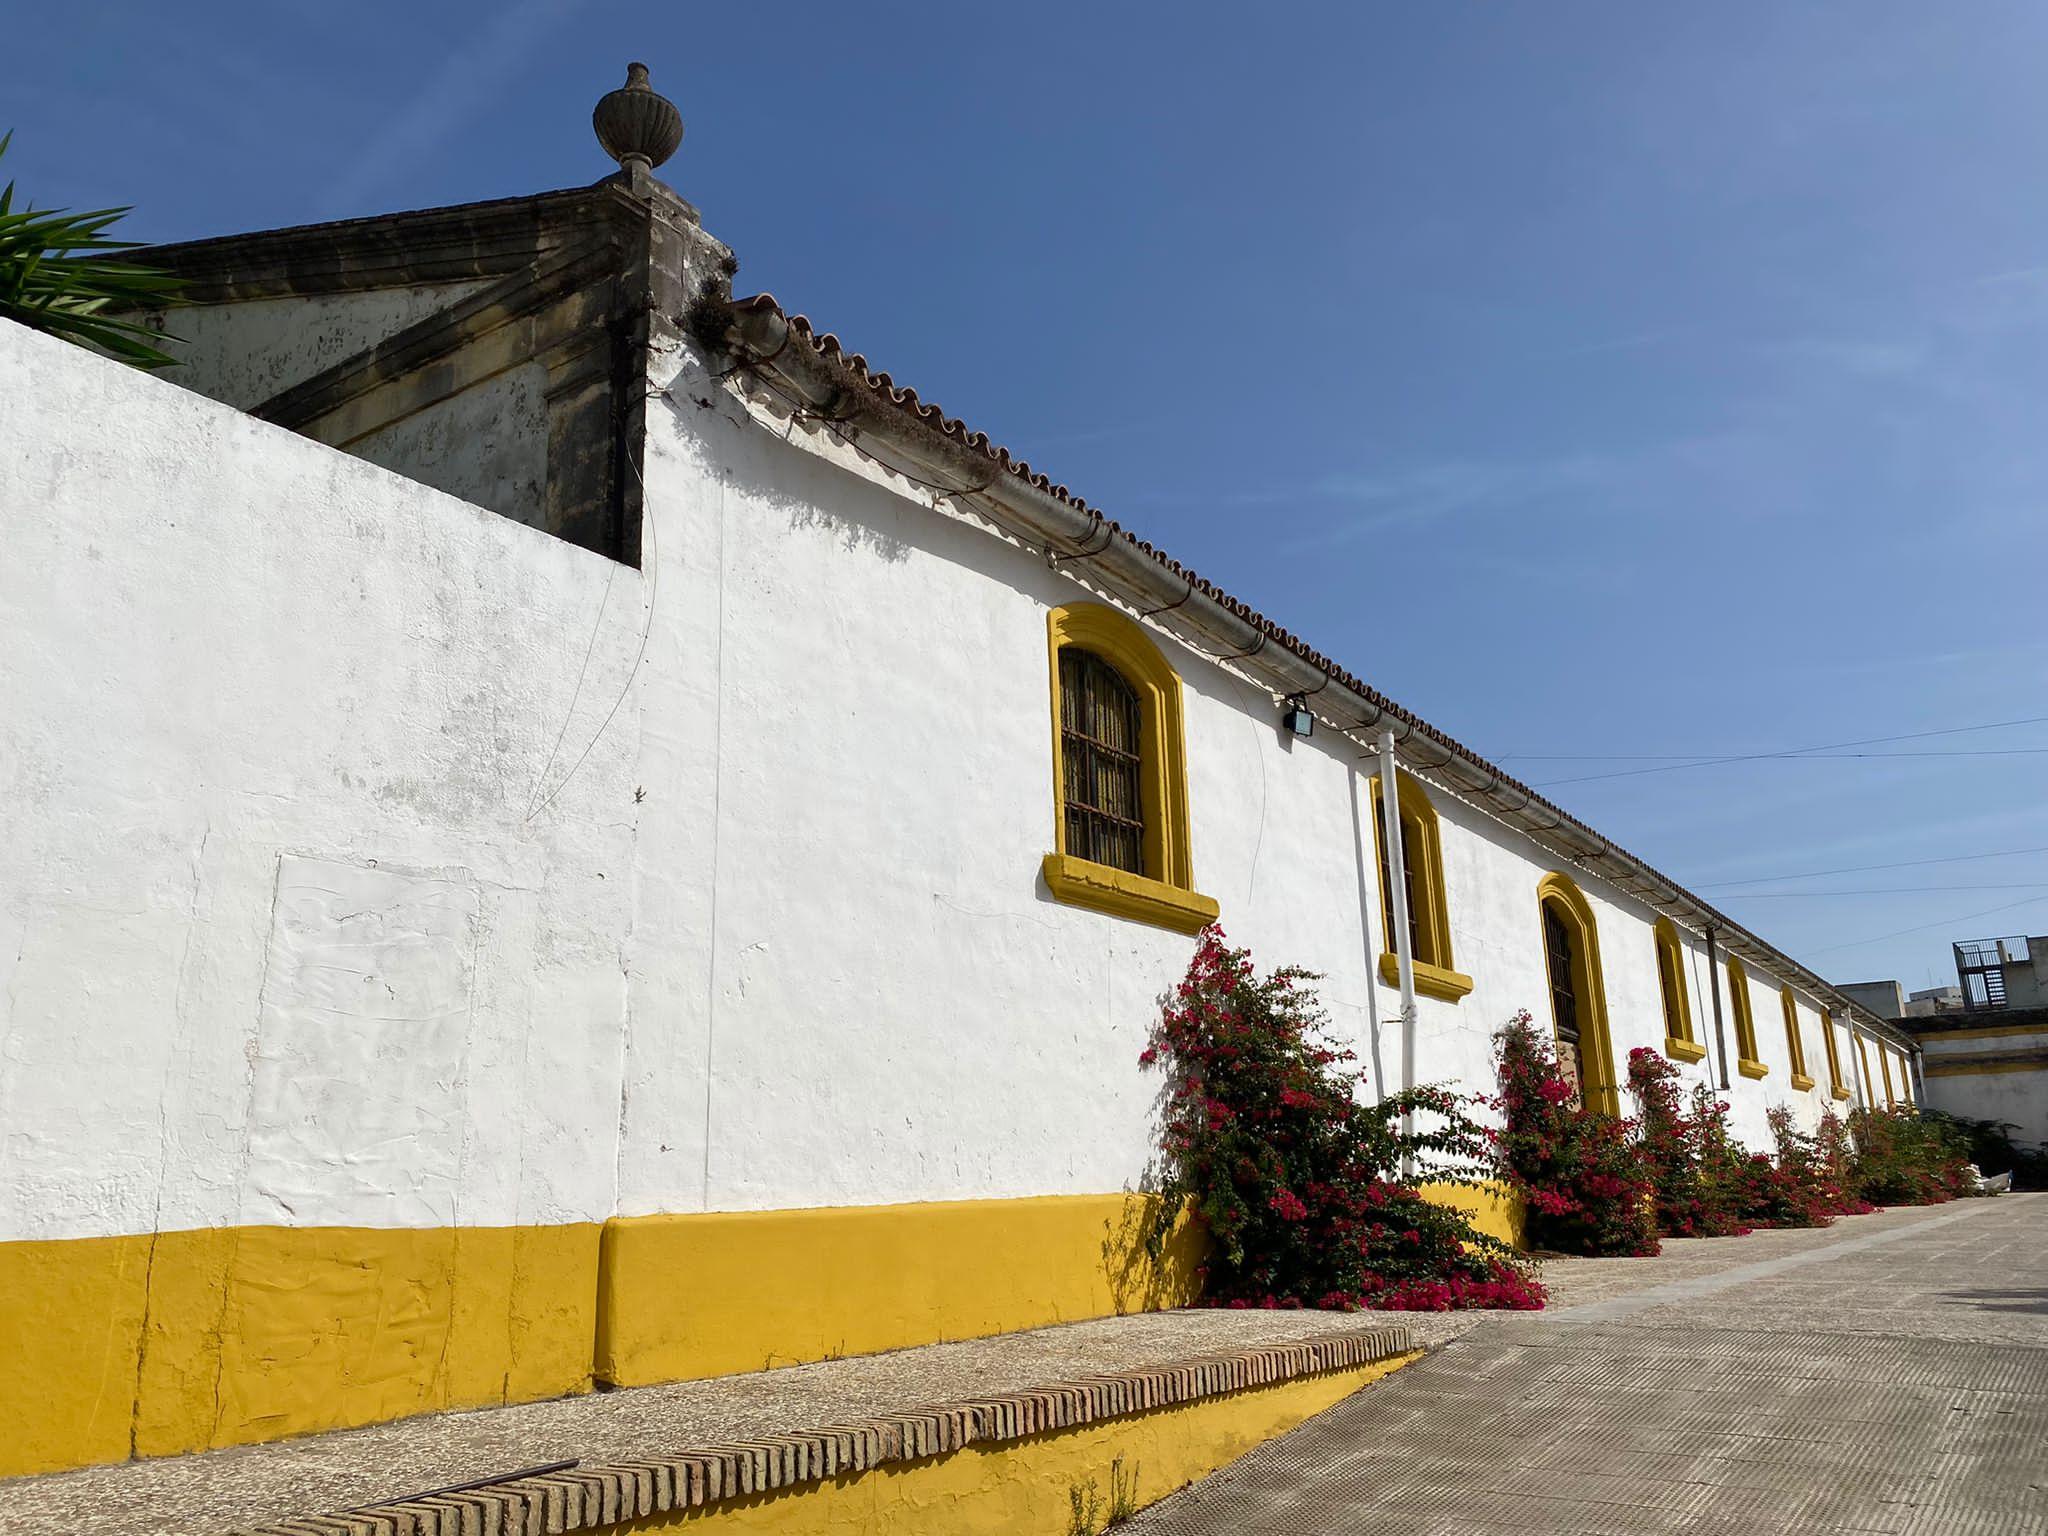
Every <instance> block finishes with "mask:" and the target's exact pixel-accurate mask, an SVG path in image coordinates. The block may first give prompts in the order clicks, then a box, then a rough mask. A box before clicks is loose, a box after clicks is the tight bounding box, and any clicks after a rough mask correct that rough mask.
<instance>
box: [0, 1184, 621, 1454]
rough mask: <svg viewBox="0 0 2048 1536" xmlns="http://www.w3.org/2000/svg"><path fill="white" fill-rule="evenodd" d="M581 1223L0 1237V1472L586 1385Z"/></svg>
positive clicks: (590, 1293) (202, 1445)
mask: <svg viewBox="0 0 2048 1536" xmlns="http://www.w3.org/2000/svg"><path fill="white" fill-rule="evenodd" d="M597 1259H598V1228H597V1226H596V1225H595V1224H594V1223H582V1224H576V1225H565V1226H549V1227H444V1228H435V1229H428V1230H418V1231H411V1230H408V1231H385V1230H379V1229H374V1228H359V1227H299V1228H292V1227H229V1228H216V1229H211V1230H206V1231H192V1232H164V1233H160V1234H158V1235H156V1236H155V1237H150V1236H139V1237H113V1238H83V1239H74V1240H70V1241H54V1242H17V1243H0V1403H5V1404H7V1405H8V1409H9V1411H8V1414H7V1419H8V1421H9V1423H8V1432H7V1433H6V1434H5V1435H4V1436H0V1476H17V1475H20V1474H23V1473H30V1472H47V1471H54V1470H57V1469H59V1468H64V1467H76V1466H85V1465H89V1464H91V1463H94V1462H106V1461H120V1460H124V1459H125V1458H127V1457H128V1456H130V1455H139V1456H167V1455H175V1454H178V1453H180V1452H185V1451H199V1450H208V1449H212V1448H214V1447H216V1446H224V1445H242V1444H247V1443H249V1442H251V1441H257V1440H274V1439H278V1438H280V1437H282V1436H285V1435H296V1434H306V1433H309V1432H312V1431H316V1430H324V1429H342V1428H348V1427H351V1426H354V1425H358V1424H373V1423H377V1422H380V1421H382V1420H386V1419H397V1418H404V1417H406V1416H407V1415H410V1414H416V1413H429V1412H434V1411H437V1410H441V1409H447V1408H477V1407H485V1406H488V1405H491V1404H496V1403H506V1402H527V1401H531V1400H533V1399H536V1398H542V1397H554V1396H559V1395H561V1394H564V1393H570V1392H580V1391H585V1390H587V1389H588V1388H589V1386H590V1375H591V1339H592V1337H593V1335H594V1333H595V1329H596V1301H597V1290H598V1285H597Z"/></svg>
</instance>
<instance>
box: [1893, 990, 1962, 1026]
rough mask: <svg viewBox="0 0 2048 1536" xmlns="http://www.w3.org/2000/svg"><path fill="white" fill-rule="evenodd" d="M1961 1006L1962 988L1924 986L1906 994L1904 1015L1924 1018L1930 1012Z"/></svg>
mask: <svg viewBox="0 0 2048 1536" xmlns="http://www.w3.org/2000/svg"><path fill="white" fill-rule="evenodd" d="M1962 1006H1963V989H1962V988H1961V987H1958V986H1946V987H1924V988H1922V989H1921V990H1920V991H1918V992H1914V993H1910V994H1908V996H1907V998H1906V1012H1905V1017H1906V1018H1909V1019H1918V1018H1924V1017H1926V1016H1927V1015H1928V1014H1931V1013H1947V1012H1949V1011H1951V1010H1952V1009H1957V1008H1961V1007H1962Z"/></svg>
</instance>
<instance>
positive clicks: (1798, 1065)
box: [1778, 987, 1813, 1093]
mask: <svg viewBox="0 0 2048 1536" xmlns="http://www.w3.org/2000/svg"><path fill="white" fill-rule="evenodd" d="M1778 1005H1779V1007H1781V1008H1782V1009H1784V1011H1785V1044H1786V1046H1787V1047H1789V1048H1790V1050H1791V1052H1792V1088H1793V1091H1794V1092H1796V1093H1804V1092H1806V1090H1807V1089H1809V1088H1811V1087H1812V1086H1813V1078H1812V1076H1811V1075H1810V1074H1809V1073H1808V1072H1807V1070H1806V1041H1805V1040H1804V1039H1802V1038H1801V1037H1800V1034H1799V1004H1798V1002H1797V1000H1796V999H1794V997H1793V996H1792V989H1791V988H1790V987H1780V988H1778Z"/></svg>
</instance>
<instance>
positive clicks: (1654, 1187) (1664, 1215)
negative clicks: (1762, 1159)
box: [1628, 1046, 1749, 1237]
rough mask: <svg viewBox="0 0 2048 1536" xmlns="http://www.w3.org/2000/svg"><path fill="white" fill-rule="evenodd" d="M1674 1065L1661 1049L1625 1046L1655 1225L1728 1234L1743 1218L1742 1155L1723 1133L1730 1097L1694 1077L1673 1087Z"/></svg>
mask: <svg viewBox="0 0 2048 1536" xmlns="http://www.w3.org/2000/svg"><path fill="white" fill-rule="evenodd" d="M1679 1082H1680V1078H1679V1073H1678V1068H1677V1067H1675V1066H1673V1065H1672V1064H1671V1062H1670V1061H1669V1060H1668V1059H1666V1057H1665V1056H1664V1055H1663V1053H1662V1052H1659V1051H1653V1050H1650V1049H1648V1048H1647V1047H1644V1046H1638V1047H1636V1049H1634V1050H1632V1051H1630V1052H1629V1053H1628V1091H1629V1097H1630V1098H1631V1099H1633V1100H1634V1101H1635V1107H1636V1126H1637V1145H1638V1147H1639V1148H1640V1149H1641V1153H1642V1159H1643V1165H1644V1169H1643V1171H1644V1173H1645V1174H1646V1175H1647V1176H1648V1178H1649V1180H1650V1193H1651V1200H1652V1204H1653V1207H1654V1210H1655V1215H1656V1222H1657V1230H1658V1231H1659V1232H1661V1233H1662V1234H1663V1235H1664V1236H1666V1237H1733V1236H1738V1235H1740V1234H1741V1233H1744V1232H1747V1231H1748V1230H1749V1227H1748V1224H1747V1223H1745V1222H1744V1220H1743V1219H1742V1210H1741V1173H1742V1165H1743V1161H1744V1159H1743V1157H1742V1155H1741V1153H1740V1151H1739V1150H1738V1149H1737V1148H1736V1146H1735V1144H1734V1143H1733V1141H1731V1140H1730V1139H1729V1136H1728V1123H1727V1122H1728V1105H1727V1103H1726V1101H1724V1100H1721V1099H1717V1098H1716V1097H1714V1095H1713V1092H1712V1091H1711V1090H1710V1089H1708V1088H1706V1087H1704V1086H1698V1085H1696V1086H1695V1087H1694V1089H1693V1091H1692V1093H1691V1095H1690V1099H1689V1101H1688V1099H1687V1098H1686V1097H1684V1096H1681V1094H1680V1092H1679Z"/></svg>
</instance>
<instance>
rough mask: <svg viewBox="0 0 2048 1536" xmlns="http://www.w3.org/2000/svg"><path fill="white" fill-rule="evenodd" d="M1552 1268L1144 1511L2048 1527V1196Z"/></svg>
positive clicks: (1897, 1527) (1582, 1523)
mask: <svg viewBox="0 0 2048 1536" xmlns="http://www.w3.org/2000/svg"><path fill="white" fill-rule="evenodd" d="M1667 1252H1668V1253H1670V1255H1671V1257H1670V1258H1669V1259H1660V1260H1591V1261H1567V1262H1565V1263H1562V1264H1558V1265H1554V1266H1548V1267H1547V1268H1548V1269H1549V1271H1550V1273H1549V1278H1551V1279H1552V1281H1553V1286H1554V1289H1553V1298H1554V1302H1555V1303H1556V1305H1555V1306H1554V1308H1553V1310H1550V1311H1547V1312H1544V1313H1537V1314H1518V1315H1512V1316H1509V1315H1502V1316H1497V1317H1491V1318H1488V1319H1487V1320H1486V1321H1485V1322H1484V1323H1482V1324H1481V1325H1480V1326H1478V1327H1477V1328H1475V1329H1473V1330H1471V1331H1470V1332H1468V1333H1466V1334H1465V1335H1463V1336H1462V1337H1461V1338H1458V1339H1456V1340H1454V1341H1452V1342H1451V1343H1449V1344H1447V1345H1446V1346H1445V1347H1444V1348H1443V1349H1441V1350H1439V1351H1438V1352H1437V1353H1435V1354H1434V1355H1432V1356H1430V1357H1429V1358H1428V1359H1426V1360H1424V1361H1422V1362H1421V1363H1420V1364H1418V1365H1415V1366H1412V1367H1410V1368H1409V1369H1408V1370H1405V1371H1402V1372H1399V1373H1398V1374H1396V1375H1394V1376H1393V1377H1391V1378H1389V1379H1388V1380H1387V1381H1385V1382H1383V1383H1380V1384H1378V1385H1376V1386H1373V1387H1370V1388H1367V1389H1366V1390H1365V1391H1362V1392H1360V1393H1358V1394H1357V1395H1356V1396H1355V1397H1352V1398H1350V1399H1348V1400H1347V1401H1345V1402H1344V1403H1341V1404H1339V1405H1338V1406H1337V1407H1336V1408H1334V1409H1332V1410H1330V1411H1329V1412H1328V1413H1325V1414H1323V1415H1321V1416H1320V1417H1319V1418H1316V1419H1313V1420H1311V1421H1310V1422H1309V1423H1307V1424H1305V1425H1303V1426H1302V1427H1301V1428H1300V1429H1298V1430H1296V1431H1295V1432H1294V1433H1293V1434H1290V1435H1287V1436H1283V1437H1282V1438H1280V1439H1278V1440H1275V1441H1273V1442H1272V1443H1270V1444H1269V1445H1266V1446H1264V1447H1262V1448H1260V1449H1258V1450H1256V1451H1254V1452H1252V1453H1251V1454H1250V1455H1248V1456H1246V1457H1244V1458H1243V1459H1241V1460H1240V1461H1238V1462H1236V1463H1234V1464H1233V1465H1232V1466H1230V1467H1228V1468H1226V1469H1225V1470H1224V1471H1222V1472H1220V1473H1218V1474H1217V1475H1216V1476H1214V1477H1212V1478H1209V1479H1208V1480H1206V1481H1205V1482H1202V1483H1199V1484H1196V1485H1195V1486H1194V1487H1192V1488H1189V1489H1187V1490H1186V1491H1184V1492H1182V1493H1180V1494H1178V1495H1176V1496H1175V1497H1173V1498H1171V1499H1168V1500H1166V1501H1165V1502H1163V1503H1161V1504H1157V1505H1155V1506H1153V1508H1152V1509H1150V1510H1148V1511H1146V1512H1144V1513H1142V1514H1140V1515H1139V1516H1138V1518H1137V1519H1136V1520H1135V1521H1134V1522H1132V1523H1131V1524H1130V1525H1128V1526H1125V1527H1122V1528H1121V1529H1122V1530H1123V1531H1125V1532H1128V1533H1130V1536H1197V1533H1202V1536H1210V1533H1215V1536H1221V1533H1225V1532H1229V1533H1232V1536H1237V1533H1246V1536H1259V1533H1271V1536H1281V1533H1286V1536H1297V1533H1299V1536H1308V1533H1321V1532H1343V1533H1345V1536H1378V1533H1382V1532H1384V1533H1388V1536H1393V1533H1398V1536H1466V1533H1475V1536H1476V1533H1487V1536H1491V1533H1496V1532H1498V1533H1506V1532H1515V1533H1518V1536H1519V1533H1535V1532H1583V1533H1599V1536H1637V1533H1643V1536H1652V1533H1665V1532H1687V1533H1723V1532H1725V1533H1729V1536H1737V1533H1741V1536H1753V1533H1760V1532H1776V1531H1800V1532H1833V1531H1856V1532H1893V1533H1900V1536H1908V1533H1923V1532H1924V1533H1936V1532H1939V1533H1943V1536H1971V1533H1979V1532H1981V1533H1986V1536H1992V1533H1996V1536H2020V1533H2033V1532H2040V1533H2048V1195H2014V1196H2006V1197H2003V1198H2000V1199H1997V1200H1989V1201H1969V1202H1963V1203H1959V1204H1957V1205H1953V1206H1946V1207H1936V1208H1934V1209H1931V1210H1914V1211H1890V1212H1885V1213H1883V1214H1881V1215H1878V1216H1870V1217H1860V1218H1855V1219H1853V1220H1849V1221H1844V1222H1842V1223H1841V1224H1839V1225H1838V1226H1837V1227H1836V1228H1834V1229H1831V1230H1830V1231H1827V1232H1821V1233H1775V1232H1774V1233H1758V1234H1756V1235H1755V1236H1753V1237H1748V1238H1722V1239H1714V1240H1708V1241H1701V1242H1687V1243H1674V1244H1669V1245H1667Z"/></svg>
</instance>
